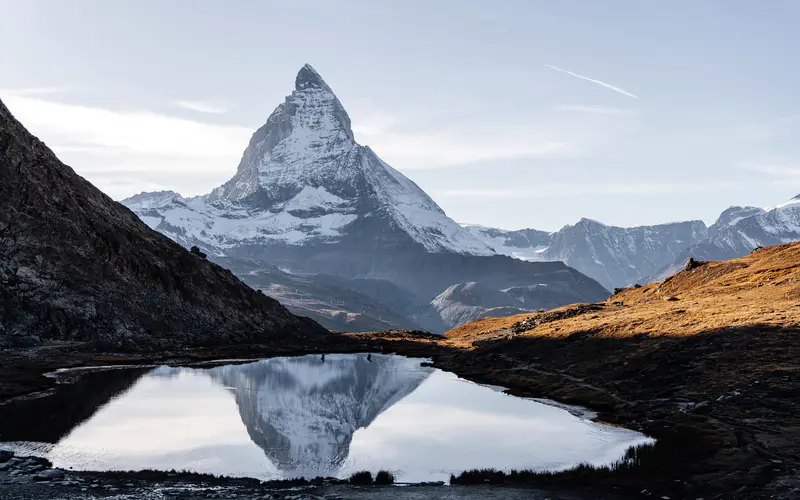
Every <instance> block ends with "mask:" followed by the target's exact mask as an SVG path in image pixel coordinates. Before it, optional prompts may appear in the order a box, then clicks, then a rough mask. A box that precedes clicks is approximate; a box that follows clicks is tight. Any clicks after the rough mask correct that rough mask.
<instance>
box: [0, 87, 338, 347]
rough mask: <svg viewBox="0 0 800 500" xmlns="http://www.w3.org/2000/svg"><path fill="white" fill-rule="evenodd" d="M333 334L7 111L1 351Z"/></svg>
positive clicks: (0, 196)
mask: <svg viewBox="0 0 800 500" xmlns="http://www.w3.org/2000/svg"><path fill="white" fill-rule="evenodd" d="M324 333H325V331H324V329H323V328H322V327H320V326H319V325H317V324H316V323H315V322H313V321H311V320H309V319H306V318H299V317H296V316H294V315H292V314H291V313H290V312H289V311H287V310H286V309H285V308H283V307H282V306H281V305H280V304H279V303H278V302H277V301H275V300H274V299H271V298H269V297H266V296H264V295H262V294H259V293H257V292H255V291H254V290H252V289H250V288H249V287H247V286H246V285H245V284H243V283H242V282H241V281H239V280H238V279H237V278H236V277H234V276H233V274H232V273H231V272H230V271H228V270H226V269H223V268H221V267H219V266H217V265H215V264H212V263H211V262H208V261H206V260H204V259H202V258H200V257H199V256H196V255H192V254H190V253H189V252H188V251H187V250H185V249H184V248H183V247H181V246H180V245H178V244H176V243H174V242H172V241H171V240H169V239H168V238H166V237H164V236H162V235H161V234H159V233H157V232H155V231H152V230H150V229H149V228H148V227H147V226H146V225H145V224H144V223H142V222H141V221H140V220H139V219H138V218H137V217H136V215H135V214H133V213H132V212H131V211H130V210H128V209H127V208H125V207H124V206H122V205H120V204H119V203H116V202H114V201H113V200H112V199H110V198H109V197H108V196H106V195H104V194H103V193H102V192H101V191H100V190H98V189H96V188H95V187H94V186H92V185H91V184H90V183H89V182H87V181H86V180H85V179H83V178H82V177H80V176H78V175H77V174H75V172H74V171H73V170H72V169H71V168H69V167H68V166H66V165H64V164H63V163H61V162H60V161H59V160H58V158H56V156H55V155H54V154H53V152H52V151H50V149H48V148H47V147H46V146H45V145H44V144H43V143H42V142H41V141H39V140H38V139H37V138H35V137H34V136H32V135H31V134H30V133H29V132H28V131H27V130H26V129H25V128H24V127H23V126H22V125H21V124H20V123H19V122H18V121H17V120H16V119H14V117H13V116H12V115H11V113H10V112H9V111H8V109H7V108H6V107H5V106H4V105H3V104H2V102H0V344H3V345H21V344H36V343H38V342H40V341H42V340H45V339H58V340H75V341H90V342H94V343H97V344H98V345H105V346H113V347H115V348H122V349H156V348H162V347H167V346H187V345H203V344H219V343H229V342H245V341H269V340H279V339H282V340H287V339H286V338H287V337H289V338H297V339H300V338H302V337H304V336H307V335H316V334H324Z"/></svg>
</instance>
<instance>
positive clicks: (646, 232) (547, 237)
mask: <svg viewBox="0 0 800 500" xmlns="http://www.w3.org/2000/svg"><path fill="white" fill-rule="evenodd" d="M465 227H466V228H467V229H468V230H469V231H470V232H472V234H473V235H475V236H476V237H478V238H480V239H482V240H483V241H484V242H485V243H486V244H487V245H490V246H491V247H492V248H494V249H495V250H496V251H498V252H499V253H503V254H505V255H510V256H512V257H515V258H519V259H525V260H531V261H561V262H564V263H565V264H567V265H568V266H570V267H573V268H575V269H577V270H578V271H580V272H582V273H584V274H586V275H587V276H589V277H591V278H594V279H595V280H597V281H598V282H600V283H601V284H602V285H603V286H605V287H606V288H607V289H609V290H613V289H614V288H616V287H623V286H629V285H632V284H634V283H646V282H649V281H653V280H659V279H663V278H665V277H666V276H669V275H671V274H673V273H675V272H676V271H678V270H680V269H681V268H682V267H683V263H684V261H685V260H686V259H687V258H689V257H694V258H695V259H697V260H724V259H733V258H736V257H741V256H743V255H746V254H747V253H749V252H750V251H752V250H753V249H755V248H757V247H761V246H768V245H775V244H778V243H788V242H791V241H798V240H800V195H798V196H795V197H793V198H792V199H790V200H788V201H786V202H784V203H781V204H778V205H775V206H773V207H768V208H758V207H736V206H734V207H730V208H728V209H726V210H725V211H723V212H722V213H721V214H720V216H719V218H718V219H717V221H716V222H715V223H714V224H713V225H711V226H710V227H706V225H705V224H704V223H703V222H702V221H699V220H696V221H686V222H673V223H668V224H659V225H655V226H637V227H629V228H625V227H615V226H607V225H605V224H602V223H600V222H597V221H594V220H591V219H585V218H584V219H581V220H580V221H578V222H577V223H576V224H574V225H567V226H564V227H563V228H561V229H560V230H558V231H556V232H553V233H547V232H545V231H538V230H536V229H521V230H517V231H508V230H504V229H495V228H489V227H483V226H465Z"/></svg>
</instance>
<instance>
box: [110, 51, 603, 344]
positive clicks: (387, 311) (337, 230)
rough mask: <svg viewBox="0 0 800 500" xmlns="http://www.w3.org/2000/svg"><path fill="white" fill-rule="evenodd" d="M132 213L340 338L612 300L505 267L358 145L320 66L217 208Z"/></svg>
mask: <svg viewBox="0 0 800 500" xmlns="http://www.w3.org/2000/svg"><path fill="white" fill-rule="evenodd" d="M123 203H124V204H125V205H127V206H128V207H129V208H131V209H132V210H133V211H134V212H135V213H136V214H137V215H139V217H140V218H141V219H142V220H144V221H145V222H146V223H147V224H148V225H149V226H150V227H151V228H153V229H156V230H158V231H160V232H162V233H163V234H165V235H167V236H169V237H170V238H172V239H173V240H175V241H177V242H178V243H180V244H182V245H183V246H185V247H190V246H194V245H196V246H198V247H200V248H201V249H203V250H204V251H205V252H207V253H208V254H209V255H210V258H211V259H215V260H217V261H218V262H220V263H222V264H223V265H225V266H227V267H229V268H230V269H232V270H233V271H234V272H235V273H237V274H238V275H239V276H241V277H242V279H244V280H245V281H246V282H248V283H251V284H252V285H253V286H258V287H261V288H262V289H264V290H266V291H268V292H269V293H270V294H273V295H274V296H276V297H278V299H280V300H282V301H285V302H286V303H287V305H289V307H290V309H291V308H293V309H291V310H295V311H298V312H301V311H302V312H303V313H307V312H308V307H307V304H308V303H313V304H314V311H313V312H314V317H315V318H318V319H319V320H320V321H323V318H322V317H321V316H328V317H330V318H331V320H330V321H323V323H324V324H325V325H327V326H329V327H330V328H334V329H337V330H338V329H346V330H350V331H352V328H355V326H354V325H357V324H362V325H367V324H371V325H374V324H385V323H386V322H387V321H390V322H391V323H392V324H394V325H396V326H400V325H401V324H400V323H397V322H396V321H394V320H393V319H390V318H397V317H402V318H405V320H404V322H403V323H402V325H404V326H405V325H408V324H409V322H410V323H411V324H414V325H419V326H420V327H422V328H427V329H429V330H432V331H443V330H445V329H446V328H447V327H450V326H455V325H454V324H452V323H453V322H460V321H466V320H469V319H474V318H476V317H480V316H481V315H483V314H495V312H496V311H499V310H500V309H502V308H511V309H513V310H514V311H519V310H531V309H535V308H540V307H553V306H558V305H563V304H568V303H571V302H584V301H590V302H591V301H595V300H599V299H602V298H604V297H605V296H606V294H607V292H606V291H605V290H604V289H603V288H602V287H601V286H600V285H599V284H598V283H596V282H594V281H593V280H591V279H588V278H586V277H585V276H583V275H582V274H580V273H578V272H577V271H575V270H574V269H570V268H568V267H567V266H566V265H564V264H562V263H560V262H559V263H551V262H548V263H544V262H538V263H530V262H524V261H520V260H517V259H512V258H510V257H506V256H500V255H497V254H496V252H495V250H494V248H493V247H492V246H491V244H489V243H487V242H484V241H482V240H481V239H479V238H478V237H476V236H475V235H473V234H472V233H471V232H470V231H469V230H467V229H465V228H462V227H461V226H460V225H458V224H457V223H456V222H455V221H453V220H452V219H451V218H450V217H448V216H447V215H446V214H445V213H444V211H443V210H442V209H441V208H440V207H439V206H438V205H437V204H436V203H435V202H434V201H433V200H432V199H431V198H430V197H429V196H428V195H427V194H425V192H424V191H423V190H422V189H420V188H419V187H418V186H417V185H416V184H414V182H412V181H411V180H410V179H408V178H407V177H405V176H404V175H403V174H401V173H400V172H398V171H397V170H395V169H393V168H392V167H390V166H389V165H388V164H387V163H386V162H384V161H383V160H381V159H380V158H379V157H378V155H377V154H376V153H375V152H374V151H373V150H372V149H370V148H369V147H366V146H362V145H360V144H358V143H357V142H356V141H355V138H354V136H353V131H352V129H351V126H350V117H349V116H348V115H347V112H346V111H345V109H344V106H342V103H341V102H340V101H339V99H338V98H337V97H336V94H334V92H333V90H331V87H330V86H329V85H328V84H327V83H325V81H324V80H323V79H322V77H321V76H320V75H319V73H317V72H316V71H315V70H314V68H312V67H311V66H310V65H308V64H306V65H305V66H303V67H302V68H301V69H300V71H299V73H298V74H297V77H296V78H295V88H294V91H292V93H291V94H290V95H289V96H287V97H286V99H284V101H283V102H282V103H281V104H279V105H278V106H277V107H276V108H275V110H274V111H273V112H272V114H270V116H269V118H268V119H267V121H266V123H265V124H264V125H263V126H262V127H260V128H259V129H258V130H256V132H255V133H254V134H253V136H252V138H251V139H250V142H249V144H248V145H247V148H246V149H245V151H244V154H243V155H242V159H241V161H240V162H239V166H238V167H237V169H236V173H235V175H234V176H233V177H232V178H231V179H230V180H229V181H228V182H226V183H225V184H223V185H222V186H220V187H218V188H216V189H214V190H213V191H212V192H211V193H209V194H207V195H205V196H198V197H195V198H184V197H182V196H180V195H179V194H177V193H174V192H171V191H162V192H158V193H142V194H139V195H136V196H133V197H131V198H128V199H127V200H124V201H123ZM264 270H270V271H268V272H266V271H264ZM312 275H313V276H312ZM331 276H335V278H332V277H331ZM300 290H310V292H311V296H310V297H308V296H306V294H305V293H304V292H303V293H301V292H300ZM323 290H324V292H323ZM448 290H450V291H449V292H448ZM454 290H455V291H457V292H458V293H456V292H454ZM443 294H444V295H443ZM437 298H438V300H434V299H437ZM292 304H295V305H292ZM297 304H300V306H296V305H297ZM367 314H370V315H372V314H377V317H374V316H373V317H372V319H370V320H367V319H366V318H363V316H364V315H367Z"/></svg>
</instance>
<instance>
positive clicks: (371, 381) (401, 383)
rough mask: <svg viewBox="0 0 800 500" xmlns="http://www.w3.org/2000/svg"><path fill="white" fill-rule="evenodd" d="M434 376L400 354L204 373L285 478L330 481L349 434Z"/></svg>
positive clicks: (271, 362) (274, 362)
mask: <svg viewBox="0 0 800 500" xmlns="http://www.w3.org/2000/svg"><path fill="white" fill-rule="evenodd" d="M432 371H433V369H432V368H429V367H424V366H420V362H419V360H415V359H410V358H404V357H401V356H386V355H379V354H375V355H371V356H369V358H368V357H367V355H366V354H355V355H337V354H331V355H328V356H326V357H325V359H324V360H323V359H321V358H320V357H319V356H303V357H297V358H272V359H265V360H262V361H259V362H256V363H250V364H246V365H230V366H222V367H218V368H212V369H210V370H208V371H207V373H208V374H209V375H210V376H211V378H212V379H214V380H217V381H219V382H220V383H222V384H223V385H225V386H226V387H230V388H231V389H232V390H233V394H234V397H235V399H236V404H237V406H238V407H239V414H240V415H241V417H242V422H243V423H244V425H245V426H246V428H247V432H248V434H249V435H250V439H252V440H253V442H254V443H256V444H257V445H258V446H260V447H261V448H262V449H263V450H264V453H266V455H267V456H268V457H269V458H270V460H271V461H272V462H273V463H274V464H275V466H276V467H277V468H278V469H280V470H282V471H284V472H285V473H286V477H298V476H307V477H316V476H332V475H336V472H337V471H338V469H339V468H340V467H341V466H342V464H343V462H344V461H345V460H346V459H347V455H348V453H349V448H350V442H351V441H352V439H353V434H354V433H355V432H356V431H357V430H358V429H361V428H365V427H367V426H369V424H371V423H372V421H373V420H375V418H376V417H377V416H378V415H380V414H381V413H383V412H384V411H386V410H387V409H388V408H389V407H391V406H392V405H394V404H395V403H396V402H398V401H399V400H400V399H402V398H404V397H405V396H407V395H408V394H410V393H411V392H412V391H414V389H416V388H417V387H418V386H419V385H420V384H421V383H422V382H423V381H424V380H425V379H426V378H427V377H428V376H429V375H430V374H431V372H432Z"/></svg>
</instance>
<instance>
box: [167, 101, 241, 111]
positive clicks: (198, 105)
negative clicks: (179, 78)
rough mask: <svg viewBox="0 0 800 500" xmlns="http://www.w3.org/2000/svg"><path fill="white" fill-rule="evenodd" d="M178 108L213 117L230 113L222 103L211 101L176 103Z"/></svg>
mask: <svg viewBox="0 0 800 500" xmlns="http://www.w3.org/2000/svg"><path fill="white" fill-rule="evenodd" d="M175 105H176V106H180V107H181V108H184V109H188V110H191V111H197V112H198V113H209V114H213V115H222V114H225V113H227V112H228V108H227V107H226V106H224V105H222V104H220V103H216V102H209V101H183V100H178V101H175Z"/></svg>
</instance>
